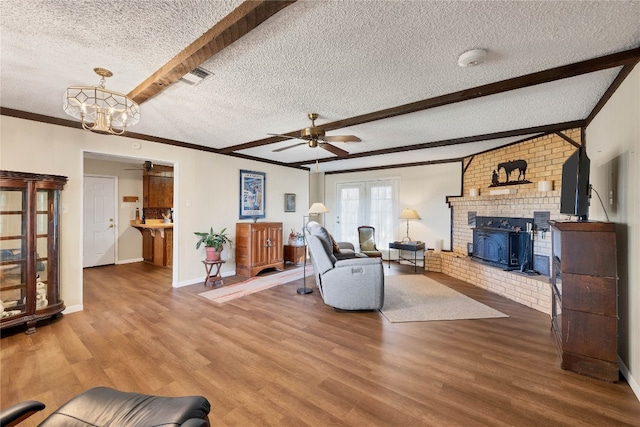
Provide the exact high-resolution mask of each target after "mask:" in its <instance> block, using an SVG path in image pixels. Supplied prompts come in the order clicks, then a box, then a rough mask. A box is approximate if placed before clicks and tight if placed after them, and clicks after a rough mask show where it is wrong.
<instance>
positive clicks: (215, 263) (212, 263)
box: [202, 259, 226, 287]
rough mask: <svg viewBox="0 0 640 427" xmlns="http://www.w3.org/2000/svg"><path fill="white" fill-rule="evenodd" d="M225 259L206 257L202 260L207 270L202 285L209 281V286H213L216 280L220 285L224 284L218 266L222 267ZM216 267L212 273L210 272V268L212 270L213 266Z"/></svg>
mask: <svg viewBox="0 0 640 427" xmlns="http://www.w3.org/2000/svg"><path fill="white" fill-rule="evenodd" d="M225 262H226V261H222V260H219V261H210V260H208V259H204V260H202V263H203V264H204V268H205V270H207V275H206V277H205V278H204V286H205V287H206V286H207V283H209V282H211V287H213V285H215V284H216V282H220V284H221V285H224V282H223V281H222V276H221V275H220V267H222V264H224V263H225ZM214 266H215V267H216V271H215V273H214V274H211V270H213V267H214Z"/></svg>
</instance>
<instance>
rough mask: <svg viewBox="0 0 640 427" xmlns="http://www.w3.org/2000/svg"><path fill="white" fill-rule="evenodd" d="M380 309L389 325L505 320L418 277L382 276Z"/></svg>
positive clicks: (450, 291)
mask: <svg viewBox="0 0 640 427" xmlns="http://www.w3.org/2000/svg"><path fill="white" fill-rule="evenodd" d="M384 280H385V282H384V307H382V310H380V312H381V313H382V314H383V315H384V316H385V317H386V318H387V319H388V320H389V321H390V322H392V323H398V322H427V321H431V320H460V319H486V318H498V317H509V316H507V315H506V314H504V313H501V312H499V311H498V310H494V309H493V308H491V307H488V306H486V305H484V304H482V303H479V302H478V301H476V300H474V299H472V298H469V297H467V296H466V295H463V294H461V293H460V292H457V291H454V290H453V289H451V288H449V287H447V286H444V285H442V284H440V283H438V282H436V281H435V280H433V279H430V278H428V277H425V276H421V275H401V276H385V278H384Z"/></svg>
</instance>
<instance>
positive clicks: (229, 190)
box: [0, 116, 309, 312]
mask: <svg viewBox="0 0 640 427" xmlns="http://www.w3.org/2000/svg"><path fill="white" fill-rule="evenodd" d="M134 142H139V143H140V144H141V145H142V147H141V148H140V149H135V148H134V145H133V143H134ZM85 152H93V153H101V154H107V155H115V156H124V157H131V158H139V159H144V160H151V161H154V162H159V163H174V165H175V170H174V172H175V174H174V180H175V192H174V200H175V206H174V214H175V225H174V246H175V250H174V267H173V285H174V286H180V285H185V284H191V283H198V282H201V281H202V279H203V277H204V268H203V266H202V263H201V260H202V259H203V258H204V249H202V248H201V250H200V252H202V253H199V252H196V250H195V243H196V238H195V236H194V235H193V232H194V231H201V230H208V229H209V227H213V228H214V229H218V230H219V229H222V228H224V227H227V228H228V229H229V230H230V231H231V236H232V238H233V239H235V224H236V222H238V221H239V220H238V213H239V212H238V211H239V187H240V185H239V170H240V169H248V170H254V171H260V172H265V173H266V184H267V188H266V193H267V199H266V214H267V215H266V218H265V220H266V221H281V222H283V228H284V233H285V234H286V235H288V232H289V229H291V228H297V229H300V226H301V225H300V224H301V223H302V211H301V207H302V206H308V205H309V196H308V194H309V193H308V191H309V172H308V171H303V170H297V169H293V168H287V167H281V166H276V165H270V164H266V163H262V162H254V161H248V160H244V159H239V158H235V157H230V156H222V155H218V154H213V153H207V152H203V151H199V150H191V149H186V148H181V147H177V146H172V145H167V144H158V143H153V142H146V141H137V140H133V139H129V138H126V137H115V136H111V135H100V134H96V133H91V132H88V131H84V130H80V129H73V128H67V127H63V126H56V125H50V124H45V123H39V122H34V121H29V120H24V119H17V118H13V117H8V116H0V168H2V169H4V170H14V171H21V172H33V173H44V174H55V175H64V176H67V177H68V178H69V181H68V182H67V185H66V186H65V188H64V190H63V191H62V194H61V203H62V214H61V219H60V228H61V230H60V231H61V236H60V251H61V254H60V265H61V272H60V280H61V294H62V298H63V299H64V301H65V305H66V306H67V307H68V312H70V311H76V310H80V309H82V188H83V173H84V167H83V157H84V153H85ZM284 193H294V194H296V196H297V197H296V202H297V205H298V208H297V212H292V213H285V212H284ZM223 256H225V257H227V258H229V257H230V256H231V258H230V259H229V261H228V262H227V263H226V264H225V265H224V266H223V269H222V272H223V274H227V275H228V274H231V273H233V272H234V271H235V262H234V259H233V258H234V257H233V252H232V251H228V252H227V254H226V255H225V254H224V253H223Z"/></svg>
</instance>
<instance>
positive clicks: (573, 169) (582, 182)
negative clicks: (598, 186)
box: [560, 147, 591, 221]
mask: <svg viewBox="0 0 640 427" xmlns="http://www.w3.org/2000/svg"><path fill="white" fill-rule="evenodd" d="M590 166H591V160H589V157H587V151H586V150H585V149H584V148H582V147H580V148H578V150H577V151H576V152H575V153H573V154H572V155H571V156H570V157H569V158H568V159H567V160H566V161H565V162H564V165H563V166H562V189H561V193H560V213H563V214H567V215H574V216H577V217H578V220H579V221H586V220H587V219H588V218H589V196H590V194H589V193H590V191H589V169H590Z"/></svg>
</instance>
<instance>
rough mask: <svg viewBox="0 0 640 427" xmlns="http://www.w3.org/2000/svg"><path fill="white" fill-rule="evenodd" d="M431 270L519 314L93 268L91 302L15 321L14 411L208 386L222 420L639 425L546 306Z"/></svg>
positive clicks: (7, 365)
mask: <svg viewBox="0 0 640 427" xmlns="http://www.w3.org/2000/svg"><path fill="white" fill-rule="evenodd" d="M391 271H392V272H394V273H401V274H414V273H413V269H412V267H407V266H402V265H397V264H396V265H392V268H391ZM385 272H386V273H388V272H389V269H388V268H387V266H386V265H385ZM418 274H421V273H418ZM424 274H425V275H427V276H429V277H431V278H434V279H436V280H438V281H439V282H441V283H444V284H446V285H448V286H450V287H452V288H453V289H456V290H458V291H460V292H462V293H464V294H466V295H468V296H470V297H472V298H474V299H476V300H478V301H480V302H483V303H485V304H487V305H489V306H491V307H493V308H495V309H497V310H500V311H502V312H503V313H506V314H508V315H509V316H510V317H509V318H502V319H481V320H457V321H442V322H415V323H390V322H388V321H387V320H386V319H385V318H384V317H383V316H382V315H381V314H380V313H378V312H357V313H349V312H336V311H334V310H333V309H332V308H330V307H328V306H326V305H325V304H324V303H323V302H322V299H321V297H320V295H319V294H318V292H317V290H314V293H312V294H310V295H299V294H297V293H296V289H297V288H298V287H300V286H301V285H302V280H298V281H296V282H291V283H288V284H284V285H281V286H277V287H275V288H271V289H268V290H265V291H262V292H259V293H256V294H253V295H249V296H246V297H243V298H240V299H237V300H234V301H231V302H228V303H225V304H222V305H219V304H217V303H214V302H211V301H208V300H206V299H204V298H202V297H199V296H197V293H198V292H202V291H203V286H202V284H198V285H192V286H187V287H184V288H177V289H174V288H171V286H170V283H171V270H170V269H166V268H161V267H154V266H151V265H148V264H144V263H139V264H127V265H117V266H107V267H99V268H91V269H86V270H85V272H84V293H85V295H84V311H82V312H79V313H73V314H69V315H65V316H63V317H62V318H61V319H57V320H53V321H50V322H43V323H39V327H38V331H37V333H35V334H33V335H25V334H24V333H22V332H21V331H3V338H2V340H0V345H1V351H0V353H1V356H2V361H1V368H2V371H1V372H2V389H1V391H2V396H1V397H2V402H1V406H2V408H5V407H7V406H9V405H11V404H13V403H16V402H18V401H22V400H27V399H35V400H40V401H42V402H44V403H45V404H46V405H47V408H46V409H45V410H44V411H42V412H41V413H40V414H37V415H35V416H33V417H32V418H31V419H29V420H28V421H27V422H25V423H23V424H22V425H25V426H30V425H35V424H36V422H38V421H41V420H42V419H43V418H44V417H45V416H46V415H48V414H49V413H50V412H52V411H53V410H54V409H55V408H57V407H58V406H60V405H61V404H62V403H64V402H65V401H66V400H68V399H69V398H71V397H72V396H74V395H76V394H78V393H80V392H82V391H83V390H86V389H87V388H90V387H93V386H97V385H106V386H110V387H114V388H118V389H121V390H126V391H137V392H142V393H148V394H159V395H192V394H200V395H203V396H205V397H207V399H209V401H210V402H211V406H212V409H211V414H210V419H211V421H212V425H214V426H254V425H261V426H262V425H272V426H304V425H309V426H327V425H332V426H638V425H640V421H639V420H640V402H638V399H637V398H636V396H635V395H634V394H633V392H632V391H631V389H630V387H629V386H628V385H627V384H626V383H625V382H624V380H623V381H621V382H619V383H615V384H610V383H605V382H601V381H598V380H594V379H591V378H588V377H584V376H580V375H577V374H574V373H571V372H567V371H563V370H561V369H560V367H559V357H558V354H557V352H556V348H555V346H554V342H553V338H552V335H551V333H550V330H549V318H548V316H546V315H544V314H542V313H539V312H536V311H534V310H532V309H530V308H527V307H524V306H521V305H519V304H517V303H514V302H512V301H509V300H507V299H505V298H502V297H499V296H497V295H494V294H491V293H488V292H486V291H484V290H482V289H479V288H476V287H474V286H472V285H469V284H466V283H464V282H461V281H459V280H455V279H452V278H450V277H447V276H445V275H442V274H437V273H424ZM239 280H240V279H238V278H225V284H231V283H235V282H237V281H239ZM307 286H310V287H313V288H315V284H314V279H313V277H308V278H307Z"/></svg>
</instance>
